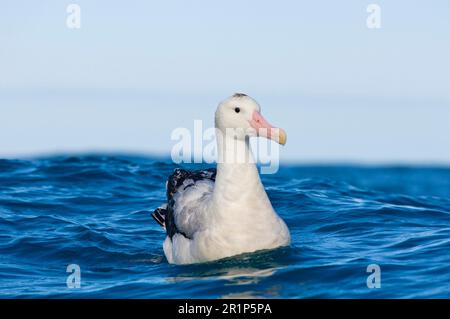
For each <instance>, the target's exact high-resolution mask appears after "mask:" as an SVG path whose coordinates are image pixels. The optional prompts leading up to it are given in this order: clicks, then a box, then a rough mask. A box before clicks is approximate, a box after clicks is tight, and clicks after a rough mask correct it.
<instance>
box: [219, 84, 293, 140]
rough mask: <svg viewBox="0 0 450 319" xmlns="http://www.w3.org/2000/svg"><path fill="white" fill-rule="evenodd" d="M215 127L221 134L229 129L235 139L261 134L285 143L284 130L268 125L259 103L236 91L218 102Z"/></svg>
mask: <svg viewBox="0 0 450 319" xmlns="http://www.w3.org/2000/svg"><path fill="white" fill-rule="evenodd" d="M216 128H218V129H219V130H220V131H221V132H222V133H223V134H227V131H228V132H229V131H230V129H231V130H232V131H233V132H234V135H235V138H237V139H242V140H243V139H246V138H247V137H251V136H262V137H266V138H269V139H271V140H274V141H276V142H277V143H280V144H282V145H284V144H286V132H285V131H284V130H283V129H281V128H276V127H274V126H272V125H270V124H269V122H267V121H266V120H265V119H264V117H263V116H262V115H261V107H260V106H259V104H258V103H257V102H256V101H255V100H254V99H252V98H251V97H249V96H247V95H245V94H242V93H236V94H234V95H233V96H231V97H229V98H228V99H226V100H225V101H223V102H222V103H220V104H219V107H218V108H217V111H216Z"/></svg>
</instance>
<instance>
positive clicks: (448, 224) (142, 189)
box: [0, 155, 450, 298]
mask: <svg viewBox="0 0 450 319" xmlns="http://www.w3.org/2000/svg"><path fill="white" fill-rule="evenodd" d="M174 167H175V165H174V164H172V163H171V162H170V160H164V159H157V158H145V157H133V156H112V155H108V156H106V155H105V156H99V155H96V156H70V157H69V156H60V157H51V158H39V159H33V160H0V297H1V298H38V297H39V298H245V297H255V298H259V297H262V298H431V297H438V298H449V297H450V169H448V168H426V167H358V166H295V165H288V166H283V167H281V169H280V171H279V172H278V173H277V174H275V175H265V176H263V177H262V178H263V182H264V184H265V186H266V188H267V191H268V194H269V196H270V198H271V200H272V203H273V206H274V207H275V208H276V210H277V211H278V213H279V214H280V215H281V216H282V217H283V218H284V220H285V221H286V223H287V225H288V226H289V228H290V230H291V234H292V245H291V246H290V247H286V248H281V249H276V250H273V251H263V252H257V253H253V254H246V255H242V256H237V257H232V258H228V259H226V260H221V261H217V262H210V263H205V264H199V265H189V266H176V265H169V264H168V263H167V261H166V259H165V257H164V255H163V252H162V241H163V239H164V237H165V235H164V232H163V230H162V229H161V228H160V227H159V226H158V225H157V224H156V223H155V222H154V221H153V220H152V218H151V216H150V213H149V211H151V210H152V209H153V208H155V207H157V206H158V205H160V204H161V203H163V202H164V199H165V189H164V187H165V180H166V177H167V176H168V175H169V174H170V173H171V172H172V170H173V168H174ZM69 264H77V265H79V267H80V270H81V280H80V284H81V286H80V288H73V289H69V288H68V287H67V284H66V280H67V277H68V275H70V273H67V272H66V269H67V266H68V265H69ZM371 264H376V265H378V266H379V267H380V271H381V277H380V284H381V287H380V288H375V289H369V288H368V287H367V277H368V276H369V275H370V274H369V273H368V272H367V267H368V265H371Z"/></svg>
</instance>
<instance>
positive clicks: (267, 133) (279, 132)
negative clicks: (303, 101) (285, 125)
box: [250, 111, 287, 145]
mask: <svg viewBox="0 0 450 319" xmlns="http://www.w3.org/2000/svg"><path fill="white" fill-rule="evenodd" d="M250 125H251V126H252V127H253V128H254V129H255V130H256V132H257V133H258V136H263V137H266V138H268V139H271V140H273V141H275V142H277V143H279V144H281V145H284V144H286V139H287V136H286V132H285V131H284V130H283V129H282V128H277V127H274V126H272V125H270V124H269V122H267V120H266V119H265V118H264V117H263V116H262V115H261V113H259V112H258V111H254V112H253V116H252V120H251V121H250Z"/></svg>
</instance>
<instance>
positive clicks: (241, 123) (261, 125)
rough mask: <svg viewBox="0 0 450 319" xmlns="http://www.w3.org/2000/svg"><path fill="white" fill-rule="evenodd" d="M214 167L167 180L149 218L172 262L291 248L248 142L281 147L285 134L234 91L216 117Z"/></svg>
mask: <svg viewBox="0 0 450 319" xmlns="http://www.w3.org/2000/svg"><path fill="white" fill-rule="evenodd" d="M215 126H216V132H217V134H216V139H217V155H218V160H217V168H216V169H207V170H196V171H187V170H184V169H180V168H177V169H175V170H174V172H173V174H172V175H170V176H169V178H168V181H167V184H166V190H167V203H166V204H164V205H163V206H161V207H159V208H157V209H156V210H155V211H154V212H153V214H152V216H153V218H154V219H155V221H156V222H157V223H158V224H160V225H161V226H162V227H163V228H164V229H165V231H166V234H167V236H166V239H165V241H164V244H163V250H164V254H165V256H166V258H167V261H168V262H169V263H171V264H179V265H180V264H194V263H202V262H208V261H214V260H219V259H223V258H226V257H231V256H236V255H240V254H243V253H252V252H256V251H259V250H268V249H275V248H278V247H282V246H288V245H289V244H290V234H289V229H288V227H287V226H286V224H285V222H284V221H283V220H282V219H281V218H280V216H279V215H278V214H277V213H276V212H275V210H274V208H273V206H272V204H271V202H270V200H269V197H268V196H267V193H266V191H265V189H264V186H263V184H262V182H261V179H260V177H259V173H258V169H257V166H256V164H255V160H254V157H253V154H252V151H251V148H250V138H251V137H256V136H261V137H265V138H268V139H271V140H274V141H276V142H278V143H279V144H282V145H284V144H285V143H286V133H285V131H284V130H282V129H280V128H275V127H273V126H272V125H270V124H269V122H268V121H267V120H266V119H265V118H264V117H263V116H262V115H261V107H260V106H259V104H258V103H257V102H256V101H255V100H254V99H252V98H251V97H249V96H247V95H245V94H242V93H236V94H234V95H233V96H231V97H229V98H227V99H226V100H225V101H223V102H222V103H220V104H219V106H218V108H217V110H216V114H215Z"/></svg>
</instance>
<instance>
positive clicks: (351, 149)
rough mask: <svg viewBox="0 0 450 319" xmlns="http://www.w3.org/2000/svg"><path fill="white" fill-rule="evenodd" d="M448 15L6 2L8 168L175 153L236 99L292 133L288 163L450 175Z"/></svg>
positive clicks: (409, 7)
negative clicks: (418, 167)
mask: <svg viewBox="0 0 450 319" xmlns="http://www.w3.org/2000/svg"><path fill="white" fill-rule="evenodd" d="M69 3H78V4H79V5H80V6H81V10H82V11H81V19H82V20H81V29H79V30H71V29H68V28H67V27H66V24H65V20H66V17H67V13H66V6H67V5H68V4H69ZM370 3H377V4H379V5H380V6H381V10H382V11H381V19H382V20H381V26H382V28H381V29H378V30H371V29H368V28H367V27H366V18H367V15H368V13H367V12H366V7H367V5H368V4H370ZM449 14H450V2H448V1H446V0H435V1H431V2H425V1H411V0H397V1H361V0H359V1H357V0H353V1H352V0H349V1H331V0H329V1H277V2H274V1H234V0H232V1H227V2H226V3H219V2H214V1H196V0H193V1H181V0H180V1H159V2H156V1H126V2H122V1H120V2H119V1H105V0H96V1H32V0H28V1H22V0H18V1H17V0H15V1H5V2H2V5H1V10H0V39H1V43H0V156H1V157H6V156H7V157H16V156H27V155H33V154H44V153H49V152H51V153H55V152H80V151H82V152H85V151H133V152H143V153H158V154H164V153H167V152H168V151H169V150H170V148H171V146H172V145H173V142H171V141H170V132H171V131H172V129H174V128H175V127H179V126H185V127H192V126H193V120H194V119H204V120H205V121H206V124H207V125H208V124H209V125H212V117H213V112H214V109H215V107H216V105H217V103H218V102H219V101H220V100H221V99H223V98H225V97H226V96H228V95H230V94H232V93H234V92H235V91H239V92H245V93H248V94H250V95H252V96H253V97H255V98H256V99H257V100H258V101H259V102H260V104H261V106H262V107H263V111H264V114H265V115H266V116H267V117H268V119H269V120H270V121H271V122H274V123H275V124H278V125H280V126H282V127H285V128H286V130H287V131H288V135H289V141H288V144H287V146H286V147H285V148H284V150H283V151H282V156H283V157H284V158H286V159H290V160H298V161H308V162H315V161H320V162H333V161H352V162H395V163H446V164H449V163H450V141H449V139H450V125H449V122H450V89H449V87H450V85H449V83H450V58H449V57H450V19H449Z"/></svg>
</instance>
